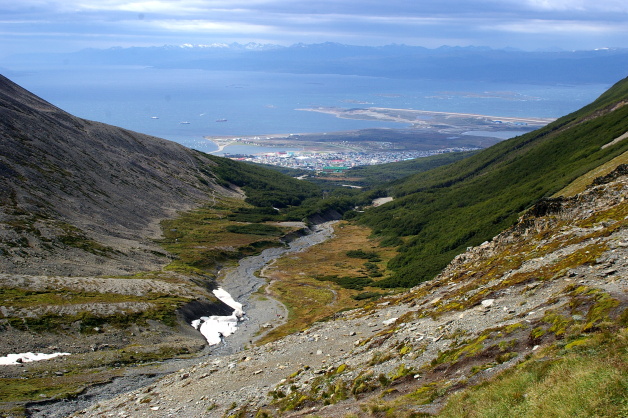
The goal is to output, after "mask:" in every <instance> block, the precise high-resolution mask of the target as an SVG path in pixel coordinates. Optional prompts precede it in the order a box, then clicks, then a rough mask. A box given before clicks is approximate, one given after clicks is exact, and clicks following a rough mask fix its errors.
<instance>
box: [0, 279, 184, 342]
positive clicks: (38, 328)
mask: <svg viewBox="0 0 628 418" xmlns="http://www.w3.org/2000/svg"><path fill="white" fill-rule="evenodd" d="M121 302H131V303H132V302H137V303H140V302H141V303H147V304H149V306H150V308H148V309H143V310H141V311H132V310H128V309H126V310H122V311H120V312H116V313H113V314H106V315H104V314H103V315H100V314H97V313H93V312H90V311H77V312H76V313H75V314H71V315H68V314H64V315H60V314H55V313H50V312H47V313H45V314H42V315H31V316H26V315H19V316H15V317H12V316H5V315H3V314H0V329H4V328H6V327H8V326H9V327H12V328H15V329H19V330H22V331H33V332H59V331H62V330H64V329H69V328H70V326H71V325H72V324H74V323H79V330H80V331H81V332H88V333H89V332H93V331H92V329H93V328H94V327H97V326H102V325H103V324H108V325H111V326H115V327H125V326H128V325H130V324H133V323H138V324H145V322H146V320H149V319H154V320H158V321H160V322H162V323H164V324H166V325H169V326H174V325H175V314H174V311H175V310H176V309H177V308H178V307H180V306H181V305H182V304H184V303H186V302H189V299H187V298H183V297H178V296H172V295H167V294H158V293H150V294H148V295H144V296H134V295H124V294H119V293H98V292H78V291H73V290H70V289H55V290H42V291H33V290H24V289H18V288H0V303H2V306H4V307H5V308H14V309H28V308H33V307H37V308H45V307H54V306H65V305H78V304H81V305H89V304H96V303H121ZM18 312H19V311H18Z"/></svg>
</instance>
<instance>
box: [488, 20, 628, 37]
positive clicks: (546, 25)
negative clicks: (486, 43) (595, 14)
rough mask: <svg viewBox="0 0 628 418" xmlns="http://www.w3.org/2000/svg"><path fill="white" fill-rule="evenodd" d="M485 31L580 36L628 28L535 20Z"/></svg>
mask: <svg viewBox="0 0 628 418" xmlns="http://www.w3.org/2000/svg"><path fill="white" fill-rule="evenodd" d="M484 29H487V30H498V31H505V32H517V33H529V34H539V33H545V34H552V33H573V34H578V35H582V34H584V33H589V34H594V33H608V32H616V33H621V32H627V31H628V28H627V27H626V26H624V25H622V24H610V23H597V22H582V21H565V20H534V19H529V20H524V21H519V22H508V23H501V24H497V25H491V26H485V27H484Z"/></svg>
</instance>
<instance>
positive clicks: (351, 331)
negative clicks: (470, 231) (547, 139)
mask: <svg viewBox="0 0 628 418" xmlns="http://www.w3.org/2000/svg"><path fill="white" fill-rule="evenodd" d="M595 183H596V184H595V185H593V186H591V187H590V188H588V189H587V190H586V191H584V192H582V193H581V194H578V195H576V196H573V197H563V198H556V199H552V200H545V201H541V202H540V203H538V204H537V205H535V206H534V207H533V208H532V209H530V210H529V211H527V212H526V213H525V214H524V215H523V216H522V217H521V218H520V219H519V222H518V223H517V224H516V225H515V226H513V227H512V228H510V229H508V230H506V231H504V232H503V233H501V234H499V235H497V236H495V237H494V238H493V239H492V240H491V241H490V242H486V243H483V244H482V245H480V246H477V247H474V248H471V249H469V250H468V251H467V252H465V253H463V254H461V255H459V256H458V257H456V258H455V259H454V260H453V261H452V262H451V263H450V264H449V266H448V267H447V268H446V269H445V270H444V271H443V272H442V273H441V274H440V275H439V276H438V277H437V278H435V279H434V280H432V281H430V282H427V283H424V284H421V285H419V286H417V287H415V288H413V289H411V290H410V291H408V292H406V293H404V294H402V295H400V296H396V297H391V298H388V299H385V300H379V301H377V302H375V303H374V304H373V305H372V306H370V307H368V308H366V309H361V310H354V311H347V312H345V313H343V314H341V315H338V317H337V318H335V319H334V320H331V321H328V322H324V323H318V324H315V325H313V326H312V327H311V328H309V329H307V330H305V331H303V332H300V333H297V334H294V335H291V336H288V337H286V338H284V339H282V340H279V341H276V342H274V343H270V344H267V345H264V346H260V347H254V348H251V349H249V350H246V351H244V352H242V353H239V354H236V355H232V356H226V357H218V358H210V359H208V360H207V361H205V362H203V363H200V364H198V365H197V366H194V367H192V368H189V369H182V370H180V371H179V372H178V373H176V374H173V375H171V376H168V377H166V378H164V379H162V380H161V381H159V382H158V383H156V384H153V385H151V386H148V387H146V388H143V389H141V390H138V391H134V392H130V393H128V394H125V395H122V396H120V397H118V398H115V399H112V400H109V401H104V402H101V403H100V404H98V405H97V406H95V407H93V408H90V409H88V410H85V411H82V412H81V413H78V414H76V416H82V417H84V416H94V417H100V416H127V417H142V416H147V417H148V416H150V417H167V416H173V415H182V416H186V417H207V416H212V417H221V416H232V417H260V416H263V417H271V416H272V417H278V416H295V417H296V416H311V417H315V416H320V417H356V416H359V417H362V416H395V417H410V416H422V414H434V413H438V412H439V411H440V412H441V414H442V415H444V416H468V415H469V414H471V415H473V414H474V412H476V413H477V414H478V416H485V415H483V413H478V412H477V411H478V410H481V408H482V407H485V406H486V407H489V406H490V405H489V404H490V402H487V403H486V405H484V404H482V402H480V404H481V405H480V406H478V405H477V404H474V403H473V400H474V399H473V398H471V401H469V402H467V403H466V404H465V405H466V406H465V408H468V409H465V410H464V411H463V410H462V409H464V408H462V407H457V406H456V405H457V404H456V403H450V404H447V401H448V399H449V397H450V396H453V394H457V395H455V396H457V398H456V399H457V402H463V401H464V400H465V399H467V398H465V396H467V395H466V394H468V393H474V392H473V391H474V390H477V389H476V388H478V387H480V388H491V387H492V386H491V385H497V384H499V382H501V381H503V380H507V379H508V376H509V375H508V372H507V371H506V372H504V370H507V369H512V368H513V367H516V368H517V373H521V374H525V373H529V371H530V370H532V371H535V370H536V369H538V367H539V366H538V365H539V364H542V365H543V369H542V370H541V371H538V370H536V371H535V373H536V375H535V376H536V377H535V380H534V382H533V384H530V385H529V386H525V385H520V386H518V387H517V388H516V389H513V390H511V393H508V392H504V393H500V395H499V396H497V397H498V398H499V397H503V398H504V399H510V398H512V405H510V406H509V407H511V408H514V406H513V405H515V406H516V407H517V409H512V410H510V411H509V412H508V409H506V410H505V411H503V412H504V413H503V414H500V413H499V412H495V411H493V412H492V413H493V414H494V416H507V415H509V414H510V415H512V414H514V413H515V412H517V411H518V412H517V414H521V415H526V416H540V415H539V414H541V415H543V414H544V413H549V411H551V410H549V409H547V408H550V407H551V406H550V405H551V403H552V402H557V403H558V404H560V405H561V406H560V408H561V413H563V414H564V416H574V414H580V416H591V415H598V416H619V415H621V414H622V413H623V412H626V405H625V381H626V380H625V379H626V376H627V375H628V359H627V358H626V354H625V353H626V347H627V346H628V338H627V333H626V326H627V325H628V322H627V318H628V311H627V310H626V307H627V306H628V297H627V296H626V295H627V293H626V292H627V291H628V229H627V226H628V202H627V201H626V197H627V196H628V169H627V167H626V166H625V165H624V166H620V167H619V168H618V169H617V170H616V171H615V172H614V173H613V174H612V175H609V176H606V177H603V178H599V179H597V181H596V182H595ZM615 346H618V347H619V348H617V351H616V352H614V354H613V353H611V354H608V353H607V352H606V351H604V350H609V349H608V347H615ZM596 350H597V351H596ZM598 352H601V353H604V354H599V357H603V358H604V360H603V361H602V362H601V363H602V364H606V366H605V368H604V372H605V373H608V376H607V375H604V376H605V379H606V380H604V381H603V382H601V383H600V382H598V383H597V384H599V385H600V387H601V388H602V389H601V390H600V393H595V392H593V393H592V392H591V390H590V388H587V387H581V386H579V385H580V384H581V382H582V381H584V382H585V383H584V386H587V385H589V380H587V379H589V378H591V376H597V375H598V373H600V370H598V369H595V370H589V369H587V367H585V366H582V369H581V370H578V374H576V373H575V371H569V370H568V371H566V372H563V375H562V376H561V377H560V379H558V378H557V376H556V375H555V370H556V369H557V368H560V367H563V368H564V367H567V368H568V365H569V363H568V361H572V362H577V361H580V363H578V364H587V365H588V364H598V363H596V361H597V360H598V357H596V356H597V355H598V354H595V353H598ZM591 353H594V354H591ZM617 353H619V354H617ZM613 355H614V357H613ZM600 367H601V366H600ZM556 379H558V380H556ZM484 381H488V382H489V383H490V385H488V386H487V385H486V383H485V384H484V385H481V386H477V385H478V384H479V383H481V382H484ZM621 382H624V383H623V384H622V383H621ZM561 385H562V386H565V387H566V388H567V389H566V391H565V393H567V394H568V395H567V394H565V393H560V394H554V393H553V391H554V389H555V388H556V387H559V386H561ZM594 386H595V385H594ZM468 388H471V389H469V390H468V391H464V390H465V389H468ZM535 388H536V389H535ZM539 388H540V389H539ZM544 388H552V390H549V389H547V390H546V389H544ZM461 391H462V392H461ZM524 393H529V396H528V395H524ZM468 396H471V395H468ZM553 396H554V397H555V396H561V397H566V396H570V397H571V398H570V399H565V398H561V399H555V398H553ZM509 397H510V398H509ZM622 398H623V399H624V403H623V404H622V402H621V401H619V400H621V399H622ZM443 408H444V409H443ZM456 408H458V409H456ZM461 408H462V409H461ZM622 408H623V409H622ZM622 411H623V412H622ZM485 412H486V411H485ZM486 413H488V412H486ZM535 414H536V415H535Z"/></svg>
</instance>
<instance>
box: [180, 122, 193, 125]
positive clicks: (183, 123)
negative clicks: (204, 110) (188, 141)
mask: <svg viewBox="0 0 628 418" xmlns="http://www.w3.org/2000/svg"><path fill="white" fill-rule="evenodd" d="M179 123H180V124H181V125H189V124H190V122H188V121H183V122H179Z"/></svg>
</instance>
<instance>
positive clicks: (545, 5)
mask: <svg viewBox="0 0 628 418" xmlns="http://www.w3.org/2000/svg"><path fill="white" fill-rule="evenodd" d="M516 1H517V2H519V3H521V0H516ZM523 4H525V5H527V6H529V7H530V8H532V9H538V10H543V11H559V12H574V11H575V12H610V13H614V12H620V13H627V12H628V2H626V1H625V0H596V1H592V0H523Z"/></svg>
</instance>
